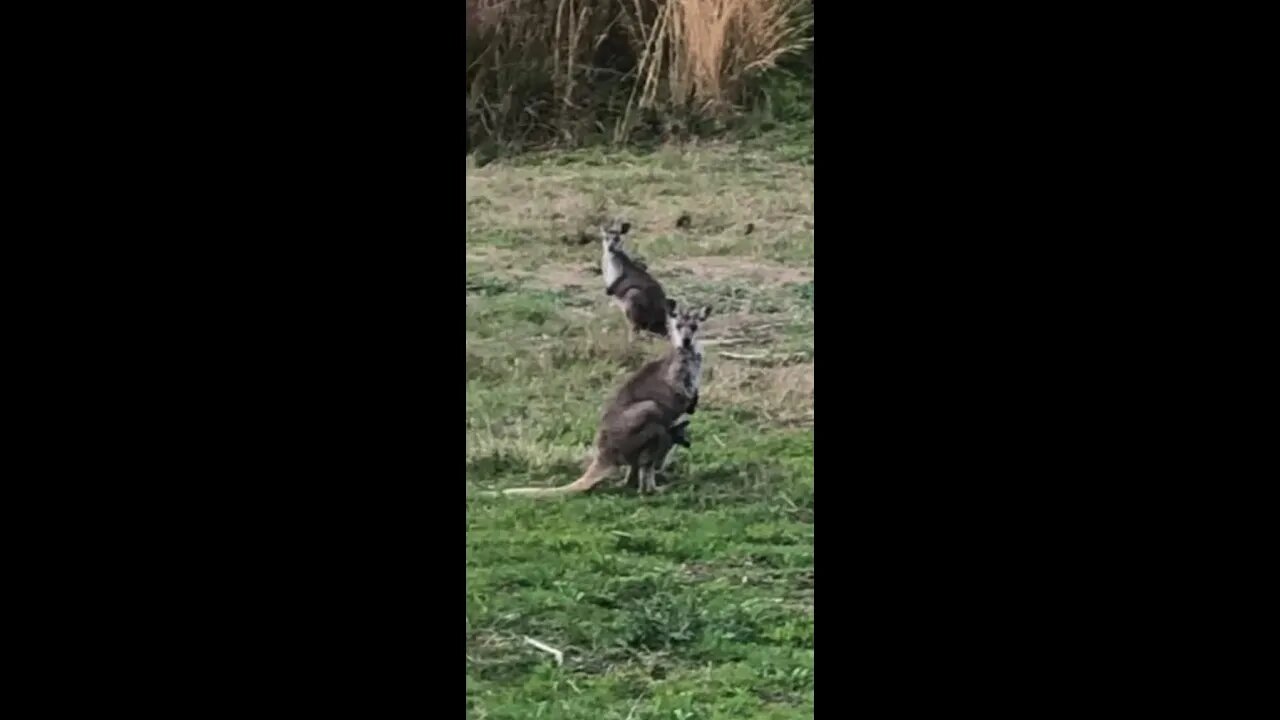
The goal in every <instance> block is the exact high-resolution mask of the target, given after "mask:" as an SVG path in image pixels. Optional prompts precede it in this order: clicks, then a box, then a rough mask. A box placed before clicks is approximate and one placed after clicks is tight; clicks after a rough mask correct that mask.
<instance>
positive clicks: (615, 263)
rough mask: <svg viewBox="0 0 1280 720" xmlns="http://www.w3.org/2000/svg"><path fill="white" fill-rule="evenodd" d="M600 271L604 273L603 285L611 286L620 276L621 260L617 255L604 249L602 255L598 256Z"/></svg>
mask: <svg viewBox="0 0 1280 720" xmlns="http://www.w3.org/2000/svg"><path fill="white" fill-rule="evenodd" d="M600 272H601V273H602V274H603V275H604V286H605V287H606V288H608V287H613V284H614V283H616V282H618V278H620V277H622V261H621V260H619V259H618V256H617V255H614V254H613V253H611V252H609V251H608V250H605V251H604V256H603V257H601V258H600Z"/></svg>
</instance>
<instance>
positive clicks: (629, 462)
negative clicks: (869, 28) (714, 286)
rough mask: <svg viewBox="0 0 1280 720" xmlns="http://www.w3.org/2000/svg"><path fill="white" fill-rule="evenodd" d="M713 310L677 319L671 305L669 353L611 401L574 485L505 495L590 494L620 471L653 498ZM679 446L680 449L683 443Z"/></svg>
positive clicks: (691, 403)
mask: <svg viewBox="0 0 1280 720" xmlns="http://www.w3.org/2000/svg"><path fill="white" fill-rule="evenodd" d="M710 314H711V308H709V307H704V308H702V309H701V310H698V311H694V312H690V311H688V310H684V311H682V312H679V313H677V312H676V311H675V306H674V303H673V304H672V309H671V312H670V314H669V315H667V316H664V318H665V319H666V321H667V326H668V332H669V337H670V340H671V349H670V350H668V351H667V352H666V354H665V355H663V356H662V357H661V358H659V359H657V360H653V361H651V362H649V363H646V364H645V365H644V367H641V368H640V369H639V370H637V371H636V372H635V373H634V374H633V375H631V377H629V378H627V381H626V382H625V383H623V385H622V387H621V388H620V389H619V390H618V392H617V394H615V395H614V397H613V399H612V401H610V403H609V405H608V407H606V409H605V411H604V414H603V416H602V417H601V419H600V429H599V430H598V431H597V432H596V442H595V444H596V456H595V459H593V460H592V461H591V465H590V467H588V468H587V471H586V473H584V474H583V476H582V477H580V478H578V479H577V480H576V481H574V482H572V483H570V484H568V485H562V486H560V487H554V488H511V489H508V490H504V491H502V493H503V494H504V495H535V496H545V495H569V494H573V493H581V492H586V491H587V490H590V489H591V488H593V487H595V486H596V485H598V484H599V483H600V482H601V481H603V480H605V479H606V478H607V477H609V475H610V474H611V473H613V472H614V471H615V470H616V469H618V468H621V467H624V466H625V467H627V468H628V473H627V474H628V477H630V476H631V475H632V474H633V473H638V474H639V488H640V491H641V492H654V491H656V490H657V483H656V481H655V479H654V476H655V475H656V474H657V469H658V468H659V467H661V466H662V463H663V462H664V461H665V460H666V457H667V454H668V453H670V452H671V447H672V445H673V444H676V443H678V442H680V441H681V440H683V439H684V425H685V424H687V422H686V423H681V424H677V421H679V420H681V419H682V418H684V417H685V416H686V415H687V414H689V413H691V412H692V411H693V408H694V407H695V406H696V404H697V399H698V386H699V384H700V382H701V378H702V346H701V344H700V343H699V342H698V340H697V333H698V324H699V323H700V322H702V321H703V320H706V318H707V316H708V315H710ZM682 444H683V443H682Z"/></svg>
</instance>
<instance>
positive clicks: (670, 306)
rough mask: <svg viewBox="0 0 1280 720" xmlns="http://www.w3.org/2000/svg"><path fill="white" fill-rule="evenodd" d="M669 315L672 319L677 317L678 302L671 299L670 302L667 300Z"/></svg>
mask: <svg viewBox="0 0 1280 720" xmlns="http://www.w3.org/2000/svg"><path fill="white" fill-rule="evenodd" d="M667 314H668V315H670V316H671V317H675V315H676V301H675V300H671V299H668V300H667Z"/></svg>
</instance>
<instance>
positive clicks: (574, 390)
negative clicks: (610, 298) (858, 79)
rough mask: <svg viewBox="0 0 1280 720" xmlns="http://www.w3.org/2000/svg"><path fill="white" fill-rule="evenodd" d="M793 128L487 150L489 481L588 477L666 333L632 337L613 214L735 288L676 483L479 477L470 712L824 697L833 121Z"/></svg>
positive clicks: (476, 237) (666, 709)
mask: <svg viewBox="0 0 1280 720" xmlns="http://www.w3.org/2000/svg"><path fill="white" fill-rule="evenodd" d="M784 140H785V141H781V142H777V143H775V144H773V145H770V144H769V143H767V142H764V141H758V142H752V143H747V144H745V145H711V146H706V147H702V148H697V149H684V150H676V149H665V150H661V151H658V152H654V153H650V154H645V155H636V154H618V155H607V154H601V153H596V152H589V151H579V152H575V153H565V154H558V155H557V154H543V155H538V156H532V157H525V158H521V159H519V160H518V161H515V162H510V163H491V164H488V165H485V166H484V167H482V168H475V167H473V166H469V169H468V202H467V219H468V237H467V251H468V259H467V483H468V487H469V488H471V489H494V488H502V487H513V486H523V485H558V484H563V483H566V482H569V481H571V480H573V479H575V478H576V477H577V476H578V475H580V474H581V472H582V470H583V469H584V468H585V466H586V463H587V461H588V459H589V456H590V447H591V441H592V438H593V436H594V433H595V429H596V420H597V418H598V416H599V413H600V410H601V408H602V407H603V405H604V403H605V401H606V400H607V398H608V396H609V394H610V393H611V392H612V391H613V390H614V389H615V388H616V387H617V386H618V384H619V382H620V381H621V380H622V379H623V378H624V377H625V376H626V374H627V373H628V372H630V371H631V370H634V369H635V368H637V367H639V366H640V364H642V363H643V362H645V361H646V360H648V359H651V358H653V357H656V356H657V355H658V354H660V353H661V352H662V351H663V349H664V348H663V344H662V343H661V342H660V341H649V340H642V341H638V342H637V343H635V344H633V345H631V346H628V344H627V342H626V328H625V324H624V321H623V319H622V317H621V315H620V313H619V312H618V311H617V310H616V309H615V308H614V307H613V306H612V305H610V304H608V303H607V302H606V298H605V297H604V294H603V288H602V284H601V280H600V276H599V270H598V262H599V244H598V242H597V241H596V235H595V230H594V226H595V225H597V224H598V223H599V222H600V221H601V220H603V219H605V218H606V217H610V216H612V215H615V214H623V215H625V216H626V217H627V219H629V220H630V221H631V223H632V225H633V230H632V233H631V236H630V238H629V241H628V249H629V250H630V251H631V252H632V254H633V256H638V257H641V258H643V260H644V261H645V262H647V263H648V265H649V268H650V271H651V272H653V273H654V275H655V276H656V277H658V278H659V280H661V281H662V282H663V283H664V285H666V286H667V287H668V291H669V293H670V294H671V295H673V296H674V297H675V298H676V299H678V300H679V301H681V302H682V303H689V304H699V305H701V304H710V305H712V307H713V308H714V311H713V315H712V317H711V320H710V322H708V323H707V329H706V341H707V356H706V371H705V375H704V384H703V388H702V399H701V402H700V405H699V409H698V413H697V414H696V415H695V416H694V419H693V423H692V425H691V426H690V430H689V434H690V436H691V439H692V441H693V447H692V448H689V449H684V448H679V449H677V451H676V454H675V456H674V460H673V462H672V464H671V466H670V467H669V468H668V471H667V472H666V474H665V479H666V480H667V481H668V482H670V483H671V486H670V490H669V491H668V492H666V493H664V494H662V495H659V496H654V497H647V496H644V497H642V496H638V495H636V494H635V493H634V492H633V491H631V490H626V489H621V488H606V489H602V490H600V491H598V492H593V493H591V494H590V495H587V496H582V497H575V498H569V499H552V500H546V499H543V500H533V499H528V498H501V499H489V498H479V497H473V496H471V495H470V494H469V497H468V500H467V707H468V717H470V718H477V719H480V718H513V719H514V718H519V719H521V720H524V719H526V718H539V717H541V718H564V719H566V720H567V719H572V718H582V719H584V720H586V719H590V720H608V719H610V718H616V719H617V720H624V719H626V718H631V719H633V720H639V719H642V718H676V719H684V720H688V719H690V718H699V719H703V718H804V717H811V716H812V713H813V690H814V684H813V669H814V667H813V579H814V577H813V194H812V143H811V141H809V144H808V146H807V149H806V148H805V147H803V146H801V143H799V142H798V141H797V139H796V138H795V136H794V134H791V135H788V136H787V137H786V138H785V139H784ZM686 212H687V213H689V214H690V216H691V217H692V218H693V224H692V227H691V228H688V229H677V228H676V227H675V219H676V218H677V217H679V216H680V214H682V213H686ZM748 222H750V223H752V224H753V225H754V231H753V232H752V233H750V234H747V233H746V232H745V231H744V227H745V225H746V223H748ZM584 232H585V233H587V235H586V237H587V239H588V240H587V242H586V243H585V244H580V243H579V239H578V238H579V237H581V235H582V233H584ZM526 637H529V638H533V639H536V640H538V641H540V642H542V643H545V644H547V645H550V646H552V647H555V648H557V649H559V650H561V651H563V653H564V654H563V664H562V665H557V664H556V662H555V660H554V658H553V657H552V655H550V654H548V653H546V652H543V651H541V650H538V649H536V648H535V647H532V646H530V645H529V644H527V643H526V642H525V641H524V638H526Z"/></svg>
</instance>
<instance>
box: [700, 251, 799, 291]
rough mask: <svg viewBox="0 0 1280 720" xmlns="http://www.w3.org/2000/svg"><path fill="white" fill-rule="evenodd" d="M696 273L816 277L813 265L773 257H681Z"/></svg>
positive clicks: (787, 279)
mask: <svg viewBox="0 0 1280 720" xmlns="http://www.w3.org/2000/svg"><path fill="white" fill-rule="evenodd" d="M680 265H681V267H685V268H688V269H689V270H690V271H692V272H693V275H694V276H695V277H698V278H702V279H704V280H713V281H721V280H731V279H737V280H744V279H750V280H760V281H764V282H768V283H775V284H779V285H781V284H785V283H802V282H809V281H810V280H812V279H813V269H812V268H807V267H793V266H789V265H783V264H781V263H776V262H772V261H769V260H758V259H752V258H743V257H729V256H724V255H701V256H697V257H691V258H685V259H682V260H681V261H680Z"/></svg>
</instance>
